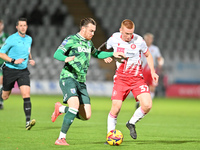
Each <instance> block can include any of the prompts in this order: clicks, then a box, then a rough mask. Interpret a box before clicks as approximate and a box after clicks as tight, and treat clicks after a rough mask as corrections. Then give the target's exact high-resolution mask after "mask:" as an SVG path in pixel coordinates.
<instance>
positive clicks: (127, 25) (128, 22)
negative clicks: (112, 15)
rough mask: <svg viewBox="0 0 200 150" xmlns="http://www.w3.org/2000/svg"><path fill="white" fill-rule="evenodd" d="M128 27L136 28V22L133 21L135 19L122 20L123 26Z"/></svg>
mask: <svg viewBox="0 0 200 150" xmlns="http://www.w3.org/2000/svg"><path fill="white" fill-rule="evenodd" d="M123 26H124V27H126V28H128V29H133V28H135V24H134V23H133V21H131V20H129V19H125V20H123V21H122V23H121V27H123Z"/></svg>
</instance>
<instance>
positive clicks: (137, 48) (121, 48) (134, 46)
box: [106, 32, 148, 77]
mask: <svg viewBox="0 0 200 150" xmlns="http://www.w3.org/2000/svg"><path fill="white" fill-rule="evenodd" d="M121 36H122V35H121V33H120V32H116V33H114V34H113V35H112V36H111V37H110V38H109V39H108V40H107V45H106V48H107V49H110V48H113V49H114V52H123V53H124V54H125V56H126V57H127V59H124V60H123V59H122V60H117V61H116V65H117V70H116V75H119V76H124V77H132V76H140V77H141V76H142V69H141V54H142V53H146V52H147V51H148V47H147V45H146V43H145V41H144V40H143V38H142V37H141V36H139V35H137V34H133V36H132V39H131V41H130V42H125V41H123V40H122V38H121Z"/></svg>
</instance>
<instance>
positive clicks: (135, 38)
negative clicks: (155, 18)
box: [133, 33, 144, 42]
mask: <svg viewBox="0 0 200 150" xmlns="http://www.w3.org/2000/svg"><path fill="white" fill-rule="evenodd" d="M133 40H134V41H138V42H143V41H144V39H143V37H142V36H140V35H139V34H136V33H133Z"/></svg>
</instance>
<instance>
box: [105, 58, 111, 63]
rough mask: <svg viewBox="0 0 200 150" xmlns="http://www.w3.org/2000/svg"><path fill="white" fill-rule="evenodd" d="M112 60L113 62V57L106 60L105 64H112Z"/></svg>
mask: <svg viewBox="0 0 200 150" xmlns="http://www.w3.org/2000/svg"><path fill="white" fill-rule="evenodd" d="M112 60H113V59H112V58H111V57H108V58H105V59H104V62H105V63H111V62H112Z"/></svg>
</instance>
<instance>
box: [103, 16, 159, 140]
mask: <svg viewBox="0 0 200 150" xmlns="http://www.w3.org/2000/svg"><path fill="white" fill-rule="evenodd" d="M134 29H135V25H134V23H133V22H132V21H131V20H128V19H126V20H123V21H122V23H121V28H120V32H116V33H114V34H113V35H112V36H111V37H110V38H109V39H108V40H107V44H106V48H107V49H110V48H113V49H114V52H123V53H124V54H125V56H126V57H127V58H126V59H121V60H119V59H118V60H117V61H116V65H117V69H116V73H115V76H114V86H113V91H112V97H111V100H112V107H111V110H110V112H109V114H108V120H107V132H109V131H111V130H114V129H115V126H116V123H117V116H118V114H119V112H120V109H121V106H122V102H123V101H124V100H125V99H126V97H127V96H128V94H129V93H130V92H132V93H133V96H134V97H135V99H136V101H139V102H140V105H141V106H140V107H139V108H138V109H137V110H136V111H135V112H134V114H133V116H132V117H131V119H130V120H129V121H128V122H127V123H126V127H127V128H128V129H129V130H130V136H131V137H132V138H133V139H136V138H137V134H136V130H135V124H136V123H137V122H138V121H139V120H140V119H142V118H143V117H144V116H145V115H146V114H147V113H148V112H149V111H150V109H151V107H152V99H151V95H150V92H149V88H148V86H147V84H146V83H145V81H144V78H143V75H142V67H141V55H142V54H144V55H145V56H146V59H147V62H148V64H149V67H150V69H151V76H152V78H153V79H154V82H155V83H157V82H158V75H157V74H156V73H155V70H154V64H153V58H152V55H151V53H150V52H149V50H148V47H147V45H146V43H145V41H144V40H143V38H142V37H141V36H139V35H137V34H134V33H133V32H134ZM104 61H105V62H106V63H110V62H111V61H112V58H107V59H104Z"/></svg>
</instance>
